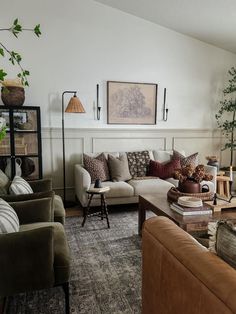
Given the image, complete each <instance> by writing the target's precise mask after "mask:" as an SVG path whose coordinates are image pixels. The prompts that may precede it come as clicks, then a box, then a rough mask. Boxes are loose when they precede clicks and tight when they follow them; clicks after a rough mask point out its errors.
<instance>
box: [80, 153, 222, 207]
mask: <svg viewBox="0 0 236 314" xmlns="http://www.w3.org/2000/svg"><path fill="white" fill-rule="evenodd" d="M181 153H182V154H183V155H184V152H181ZM98 154H100V153H97V154H88V155H90V156H92V157H96V156H97V155H98ZM109 154H112V155H113V156H116V157H118V156H119V155H120V154H124V153H123V152H121V153H119V152H116V153H109ZM149 154H150V158H151V159H152V160H158V161H159V162H165V161H169V160H170V156H171V154H172V152H171V151H149ZM105 155H106V156H107V155H108V153H105ZM205 167H206V170H207V172H209V173H211V174H212V175H213V179H212V181H203V182H201V185H203V184H207V185H208V186H209V189H210V191H213V192H214V191H215V186H216V174H217V171H216V168H215V167H212V166H205ZM102 185H103V186H109V187H110V191H109V192H107V193H106V199H107V203H108V204H110V205H115V204H128V203H137V202H138V196H139V195H140V194H153V193H154V194H155V193H163V194H167V192H168V191H169V189H170V188H171V187H174V186H176V187H177V186H178V180H175V179H173V178H169V179H167V180H162V179H159V178H157V179H145V180H133V179H131V180H129V181H127V182H124V181H120V182H112V181H106V182H102ZM93 186H94V184H92V183H91V177H90V174H89V173H88V171H87V170H86V169H85V168H84V167H83V165H82V164H76V165H75V194H76V198H77V199H78V201H79V202H80V203H81V205H82V206H83V207H85V206H86V205H87V202H88V197H87V193H86V191H87V190H88V189H89V188H91V187H93ZM91 205H92V206H98V205H100V198H98V197H96V196H94V198H93V201H92V204H91Z"/></svg>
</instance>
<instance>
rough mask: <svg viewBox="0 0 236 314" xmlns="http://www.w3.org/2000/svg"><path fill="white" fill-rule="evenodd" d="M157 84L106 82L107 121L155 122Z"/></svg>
mask: <svg viewBox="0 0 236 314" xmlns="http://www.w3.org/2000/svg"><path fill="white" fill-rule="evenodd" d="M156 110H157V84H151V83H130V82H116V81H108V82H107V123H109V124H156Z"/></svg>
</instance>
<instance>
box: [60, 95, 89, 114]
mask: <svg viewBox="0 0 236 314" xmlns="http://www.w3.org/2000/svg"><path fill="white" fill-rule="evenodd" d="M65 112H71V113H85V110H84V107H83V105H82V104H81V102H80V100H79V98H78V97H77V96H73V97H71V99H70V101H69V103H68V105H67V107H66V110H65Z"/></svg>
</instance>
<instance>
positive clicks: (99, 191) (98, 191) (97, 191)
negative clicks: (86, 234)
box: [82, 188, 110, 228]
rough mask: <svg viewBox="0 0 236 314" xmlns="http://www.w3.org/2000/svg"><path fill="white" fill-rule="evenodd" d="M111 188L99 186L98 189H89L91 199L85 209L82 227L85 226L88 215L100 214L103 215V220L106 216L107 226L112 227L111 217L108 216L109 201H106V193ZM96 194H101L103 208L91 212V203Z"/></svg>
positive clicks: (99, 215)
mask: <svg viewBox="0 0 236 314" xmlns="http://www.w3.org/2000/svg"><path fill="white" fill-rule="evenodd" d="M109 190H110V188H97V189H96V188H93V189H91V190H88V191H87V192H86V193H87V194H88V197H89V200H88V205H87V207H86V209H85V211H84V219H83V222H82V227H83V226H84V224H85V222H86V220H87V218H88V217H92V216H98V217H101V220H103V218H106V221H107V227H108V228H110V223H109V218H108V210H107V202H106V196H105V194H106V193H107V192H108V191H109ZM94 195H100V197H101V210H100V211H99V212H96V213H92V214H90V205H91V201H92V199H93V196H94Z"/></svg>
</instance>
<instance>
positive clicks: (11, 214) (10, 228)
mask: <svg viewBox="0 0 236 314" xmlns="http://www.w3.org/2000/svg"><path fill="white" fill-rule="evenodd" d="M19 227H20V226H19V219H18V217H17V214H16V212H15V211H14V209H13V208H12V207H11V206H10V205H9V204H8V203H7V202H5V201H4V200H3V199H1V198H0V234H1V233H11V232H18V231H19Z"/></svg>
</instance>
